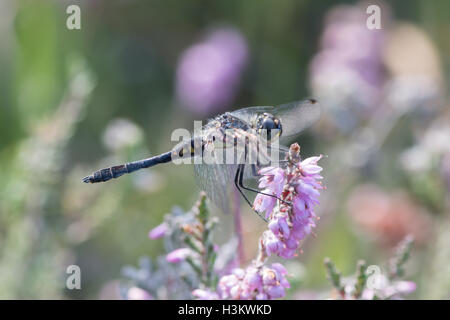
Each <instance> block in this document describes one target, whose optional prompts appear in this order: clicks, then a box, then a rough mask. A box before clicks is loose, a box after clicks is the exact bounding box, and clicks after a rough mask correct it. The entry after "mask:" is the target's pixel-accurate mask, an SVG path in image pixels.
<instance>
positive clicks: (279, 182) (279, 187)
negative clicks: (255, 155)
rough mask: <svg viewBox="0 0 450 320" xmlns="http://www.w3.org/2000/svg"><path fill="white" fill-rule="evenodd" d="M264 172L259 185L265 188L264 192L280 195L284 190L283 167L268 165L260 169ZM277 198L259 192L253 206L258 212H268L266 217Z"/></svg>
mask: <svg viewBox="0 0 450 320" xmlns="http://www.w3.org/2000/svg"><path fill="white" fill-rule="evenodd" d="M259 173H260V174H262V178H261V179H260V181H259V187H260V188H263V189H264V190H263V192H264V193H267V194H273V195H276V196H277V197H279V196H280V195H281V192H282V191H283V186H284V180H285V177H284V171H283V169H281V168H274V167H267V168H263V169H261V170H260V171H259ZM276 202H277V199H276V198H274V197H268V196H266V195H263V194H258V195H257V196H256V198H255V201H254V203H253V207H254V208H255V210H256V211H258V212H264V211H265V212H266V218H268V217H269V215H270V213H271V212H272V210H273V208H274V207H275V204H276Z"/></svg>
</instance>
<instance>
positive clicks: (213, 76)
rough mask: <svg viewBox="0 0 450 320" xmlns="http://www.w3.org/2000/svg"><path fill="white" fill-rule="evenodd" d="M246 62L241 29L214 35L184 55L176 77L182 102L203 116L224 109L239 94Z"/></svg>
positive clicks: (177, 89) (178, 93) (211, 34)
mask: <svg viewBox="0 0 450 320" xmlns="http://www.w3.org/2000/svg"><path fill="white" fill-rule="evenodd" d="M246 60H247V45H246V43H245V40H244V38H243V37H242V35H241V34H240V33H239V32H238V31H237V30H234V29H231V28H225V29H219V30H216V31H213V32H211V33H210V34H209V35H208V36H207V37H206V39H205V40H204V41H202V42H200V43H197V44H195V45H193V46H191V47H189V48H188V49H187V50H186V51H185V52H184V53H183V54H182V56H181V59H180V61H179V65H178V70H177V75H176V92H177V97H178V100H179V101H180V103H181V104H182V105H183V106H185V107H187V108H188V109H190V110H191V111H195V112H197V113H201V114H207V113H210V112H211V111H214V110H217V108H221V107H224V106H225V105H226V104H228V103H230V102H231V99H233V97H234V95H235V93H236V89H237V85H238V83H239V78H240V76H241V73H242V69H243V67H244V66H245V63H246Z"/></svg>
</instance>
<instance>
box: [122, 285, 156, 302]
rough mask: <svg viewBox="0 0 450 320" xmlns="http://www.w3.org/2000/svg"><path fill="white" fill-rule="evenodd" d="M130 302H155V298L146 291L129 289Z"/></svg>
mask: <svg viewBox="0 0 450 320" xmlns="http://www.w3.org/2000/svg"><path fill="white" fill-rule="evenodd" d="M127 299H128V300H153V296H152V295H151V294H150V293H148V292H147V291H145V290H144V289H141V288H138V287H132V288H130V289H128V292H127Z"/></svg>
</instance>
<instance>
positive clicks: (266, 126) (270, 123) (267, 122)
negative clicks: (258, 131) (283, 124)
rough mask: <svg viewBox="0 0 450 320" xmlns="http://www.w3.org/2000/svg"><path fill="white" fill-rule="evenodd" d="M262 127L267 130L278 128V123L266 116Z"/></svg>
mask: <svg viewBox="0 0 450 320" xmlns="http://www.w3.org/2000/svg"><path fill="white" fill-rule="evenodd" d="M262 128H263V129H265V130H272V129H276V125H275V122H274V121H273V119H272V118H266V119H264V121H263V123H262Z"/></svg>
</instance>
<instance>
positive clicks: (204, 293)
mask: <svg viewBox="0 0 450 320" xmlns="http://www.w3.org/2000/svg"><path fill="white" fill-rule="evenodd" d="M192 295H193V296H194V297H196V298H197V299H198V300H217V299H219V295H218V294H217V293H216V292H213V291H209V290H203V289H195V290H194V291H192Z"/></svg>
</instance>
